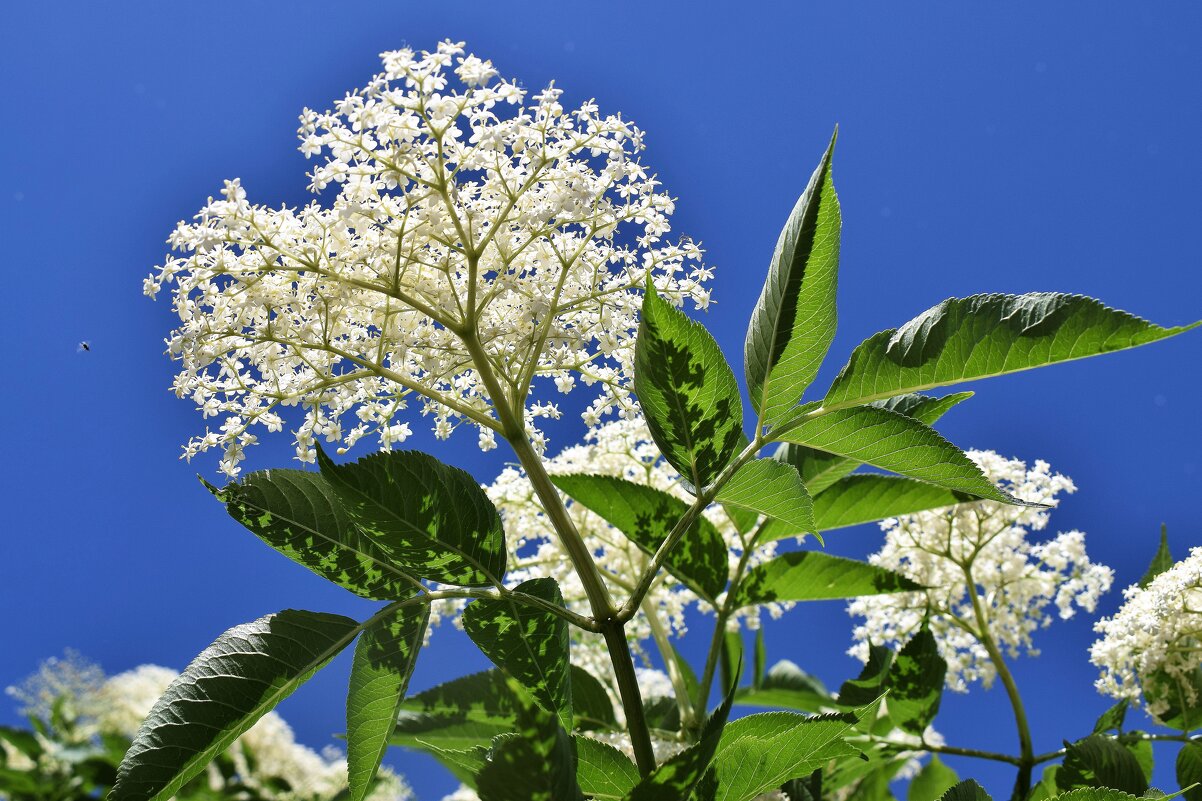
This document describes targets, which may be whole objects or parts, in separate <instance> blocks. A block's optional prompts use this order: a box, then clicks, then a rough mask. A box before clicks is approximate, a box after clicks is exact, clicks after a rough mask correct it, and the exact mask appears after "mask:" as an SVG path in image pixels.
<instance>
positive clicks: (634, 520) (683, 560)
mask: <svg viewBox="0 0 1202 801" xmlns="http://www.w3.org/2000/svg"><path fill="white" fill-rule="evenodd" d="M551 481H552V482H553V483H554V484H555V486H557V487H559V489H561V490H562V491H563V492H565V493H567V495H568V496H569V497H570V498H571V499H572V500H574V501H576V502H577V503H579V504H580V505H581V506H583V507H585V508H586V509H588V510H589V511H591V512H594V513H595V514H597V515H600V516H601V517H602V518H604V520H605V522H607V523H609V524H610V525H611V526H613V527H614V528H616V529H618V530H619V531H621V532H622V533H623V534H625V535H626V536H627V537H628V538H629V539H630V541H631V542H633V543H634V544H635V545H637V546H639V548H641V549H642V550H643V551H644V552H646V553H648V554H654V553H655V552H656V550H658V549H659V546H660V545H662V544H663V542H664V540H665V539H667V538H668V534H669V533H670V532H671V531H672V528H673V527H674V526H675V525H676V523H677V521H678V520H680V518H682V517H683V516H684V515H685V513H686V512H687V511H688V509H689V505H688V504H686V503H685V502H684V501H682V500H680V499H679V498H677V497H674V496H672V495H669V494H668V493H666V492H663V491H661V490H657V489H655V488H654V487H649V486H647V485H645V484H636V483H635V482H633V481H627V480H626V479H623V478H616V477H614V476H592V475H585V474H581V473H576V474H572V475H558V476H551ZM665 567H667V569H668V572H670V573H671V574H672V575H674V576H676V578H678V579H680V580H681V581H682V582H684V584H685V585H686V586H688V587H689V588H690V589H691V590H693V591H694V592H696V593H697V594H698V595H700V596H701V597H702V598H704V599H706V600H707V601H709V602H710V603H711V604H712V603H713V602H714V598H715V596H717V595H718V593H720V592H722V590H723V589H724V588H725V587H726V578H727V574H728V571H729V570H730V566H729V559H728V556H727V548H726V540H725V539H723V537H722V534H721V533H719V531H718V529H717V528H715V527H714V525H713V523H711V522H709V520H707V519H706V518H705V517H703V516H701V515H698V516H697V518H696V519H695V520H694V521H693V523H692V525H691V526H690V527H689V530H688V531H686V532H685V534H684V536H683V537H682V538H681V539H680V542H678V543H677V544H676V547H674V548H673V549H672V551H671V552H670V553H669V554H668V560H667V562H666V563H665Z"/></svg>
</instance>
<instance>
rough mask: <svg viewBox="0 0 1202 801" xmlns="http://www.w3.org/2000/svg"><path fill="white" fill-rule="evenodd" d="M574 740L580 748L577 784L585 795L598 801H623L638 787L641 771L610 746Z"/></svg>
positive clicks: (592, 741) (580, 738) (579, 738)
mask: <svg viewBox="0 0 1202 801" xmlns="http://www.w3.org/2000/svg"><path fill="white" fill-rule="evenodd" d="M572 740H573V742H574V743H575V745H576V780H577V781H578V782H580V789H581V790H583V791H584V794H585V795H587V796H590V797H591V798H594V799H598V801H607V800H608V799H621V798H623V797H625V795H626V794H627V793H629V792H630V790H631V788H633V787H634V785H635V784H637V783H638V780H639V770H638V768H636V767H635V765H634V763H633V762H631V761H630V757H628V756H626V755H625V754H623V753H622V752H621V751H619V750H618V749H616V748H614V747H613V746H612V745H610V744H609V743H603V742H601V741H599V740H594V739H592V738H591V737H573V738H572Z"/></svg>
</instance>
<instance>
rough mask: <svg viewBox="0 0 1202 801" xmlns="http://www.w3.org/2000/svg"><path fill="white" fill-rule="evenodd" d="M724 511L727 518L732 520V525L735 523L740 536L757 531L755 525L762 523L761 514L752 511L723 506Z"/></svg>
mask: <svg viewBox="0 0 1202 801" xmlns="http://www.w3.org/2000/svg"><path fill="white" fill-rule="evenodd" d="M722 510H723V511H724V512H726V516H727V517H729V518H730V522H731V523H734V526H735V528H737V529H738V530H739V533H740V534H750V533H751V532H752V530H754V529H755V524H756V523H758V522H760V515H759V513H758V512H753V511H751V510H750V509H743V508H741V507H738V506H726V505H723V506H722Z"/></svg>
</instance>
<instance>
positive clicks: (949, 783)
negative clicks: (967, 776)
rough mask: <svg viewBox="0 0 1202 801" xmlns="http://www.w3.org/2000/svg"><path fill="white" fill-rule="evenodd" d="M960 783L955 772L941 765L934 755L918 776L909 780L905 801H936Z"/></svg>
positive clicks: (940, 761) (941, 762)
mask: <svg viewBox="0 0 1202 801" xmlns="http://www.w3.org/2000/svg"><path fill="white" fill-rule="evenodd" d="M959 781H960V777H959V776H957V775H956V771H954V770H952V769H951V768H949V767H948V766H947V765H945V764H943V761H942V760H940V759H939V757H938V756H937V755H935V754H932V755H931V761H930V762H928V763H927V764H925V765H923V766H922V770H920V771H918V775H917V776H915V777H914V778H913V779H911V780H910V788H909V790H908V791H907V793H906V801H938V799H939V797H940V796H942V795H943V794H944V793H946V792H947V791H948V790H950V789H951V788H952V787H954V786H955V785H956V784H957V783H958V782H959Z"/></svg>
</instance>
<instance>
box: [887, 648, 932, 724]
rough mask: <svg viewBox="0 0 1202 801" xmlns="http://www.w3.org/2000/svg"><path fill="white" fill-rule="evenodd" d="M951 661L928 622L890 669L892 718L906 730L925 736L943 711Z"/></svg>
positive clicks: (889, 701)
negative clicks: (927, 729)
mask: <svg viewBox="0 0 1202 801" xmlns="http://www.w3.org/2000/svg"><path fill="white" fill-rule="evenodd" d="M946 675H947V662H946V661H945V660H944V659H943V657H942V656H940V655H939V646H938V645H937V644H936V642H935V637H934V635H933V634H931V630H930V629H929V628H928V627H926V626H925V625H924V626H923V627H922V628H921V629H919V630H918V633H916V634H915V635H914V636H913V637H912V638H910V641H909V642H907V643H906V644H905V645H904V646H903V647H902V649H901V650H900V651H898V652H897V656H896V657H895V658H894V660H893V665H892V666H891V667H890V668H889V697H888V700H887V701H886V702H885V703H886V705H887V707H888V709H889V717H890V718H891V719H892V720H893V722H894V723H896V724H897V725H898V726H900V727H901V728H902V729H904V730H906V731H908V732H910V733H912V734H919V735H921V734H922V733H923V732H924V731H926V728H927V726H929V725H930V724H931V721H933V720H934V719H935V715H936V714H938V712H939V702H940V699H941V698H942V696H943V680H944V677H945V676H946Z"/></svg>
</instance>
